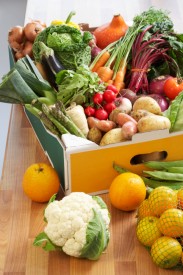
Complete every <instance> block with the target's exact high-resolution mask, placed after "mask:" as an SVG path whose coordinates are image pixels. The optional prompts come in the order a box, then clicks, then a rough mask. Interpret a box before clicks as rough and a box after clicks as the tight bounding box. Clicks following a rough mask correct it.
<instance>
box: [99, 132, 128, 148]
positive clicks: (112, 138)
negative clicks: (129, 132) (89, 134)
mask: <svg viewBox="0 0 183 275" xmlns="http://www.w3.org/2000/svg"><path fill="white" fill-rule="evenodd" d="M123 140H124V137H123V134H122V130H121V128H114V129H112V130H110V131H109V132H107V133H105V135H104V136H103V137H102V139H101V141H100V146H104V145H108V144H112V143H117V142H120V141H123Z"/></svg>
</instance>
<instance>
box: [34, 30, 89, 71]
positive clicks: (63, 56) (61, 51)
mask: <svg viewBox="0 0 183 275" xmlns="http://www.w3.org/2000/svg"><path fill="white" fill-rule="evenodd" d="M92 38H93V36H92V34H91V33H90V32H88V31H85V32H81V31H80V30H78V29H76V28H74V27H71V26H68V25H57V26H54V25H51V26H49V27H47V28H45V29H44V30H43V31H42V32H40V33H39V34H38V35H37V37H36V39H35V41H34V44H33V55H34V59H35V60H36V61H37V62H39V61H40V60H41V58H42V57H41V50H40V44H39V42H40V41H41V42H43V43H44V44H45V45H46V46H48V47H49V48H51V49H53V50H54V52H55V54H56V56H57V57H58V59H59V61H60V62H61V64H62V65H63V67H64V68H65V69H69V70H76V69H77V67H78V66H80V65H87V66H88V65H89V64H90V62H91V47H90V46H89V45H88V43H89V41H90V40H91V39H92Z"/></svg>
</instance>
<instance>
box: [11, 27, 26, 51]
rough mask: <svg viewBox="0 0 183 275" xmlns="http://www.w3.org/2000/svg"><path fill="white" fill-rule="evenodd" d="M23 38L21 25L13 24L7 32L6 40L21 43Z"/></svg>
mask: <svg viewBox="0 0 183 275" xmlns="http://www.w3.org/2000/svg"><path fill="white" fill-rule="evenodd" d="M23 39H24V29H23V27H21V26H15V27H13V28H12V29H11V30H10V31H9V32H8V42H9V44H10V46H11V43H12V42H14V41H16V42H17V43H19V44H21V43H22V42H23Z"/></svg>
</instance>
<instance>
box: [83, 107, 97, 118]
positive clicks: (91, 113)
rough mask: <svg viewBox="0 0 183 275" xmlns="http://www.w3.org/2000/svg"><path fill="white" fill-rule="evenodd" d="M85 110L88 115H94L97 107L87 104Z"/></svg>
mask: <svg viewBox="0 0 183 275" xmlns="http://www.w3.org/2000/svg"><path fill="white" fill-rule="evenodd" d="M84 112H85V115H86V116H94V114H95V108H93V107H92V106H87V107H86V108H85V109H84Z"/></svg>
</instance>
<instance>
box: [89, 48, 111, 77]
mask: <svg viewBox="0 0 183 275" xmlns="http://www.w3.org/2000/svg"><path fill="white" fill-rule="evenodd" d="M109 57H110V53H109V52H108V51H105V52H104V53H103V54H102V55H101V56H100V58H99V59H98V61H97V62H96V63H95V65H94V67H93V68H92V69H91V70H92V72H96V71H97V70H98V69H99V68H100V67H102V66H104V65H105V63H106V62H107V60H108V59H109Z"/></svg>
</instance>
